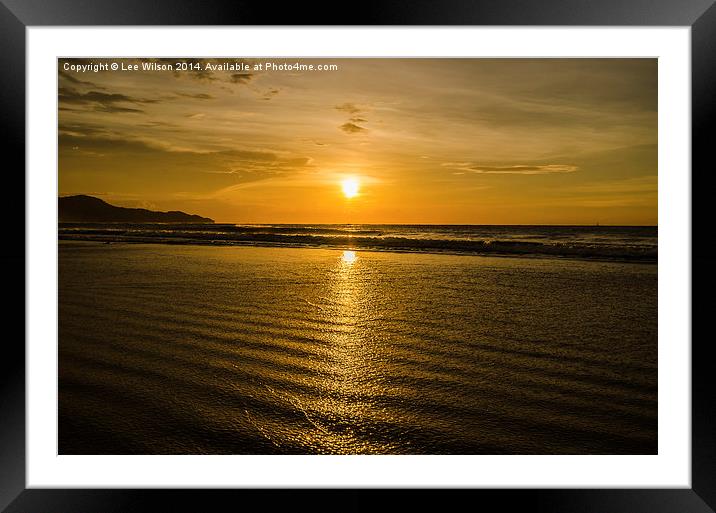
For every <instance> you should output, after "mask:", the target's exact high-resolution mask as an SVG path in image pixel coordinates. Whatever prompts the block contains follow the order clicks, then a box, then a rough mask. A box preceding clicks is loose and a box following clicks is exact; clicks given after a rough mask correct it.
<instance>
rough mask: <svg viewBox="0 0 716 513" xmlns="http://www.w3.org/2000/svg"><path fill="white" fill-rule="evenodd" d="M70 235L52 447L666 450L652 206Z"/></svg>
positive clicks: (65, 239) (68, 230)
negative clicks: (590, 221)
mask: <svg viewBox="0 0 716 513" xmlns="http://www.w3.org/2000/svg"><path fill="white" fill-rule="evenodd" d="M59 237H60V243H59V248H58V251H59V340H58V349H59V404H58V409H59V423H58V427H59V452H60V454H656V452H657V265H656V259H657V234H656V228H653V227H652V228H642V227H527V226H524V227H490V226H427V227H421V226H383V225H381V226H365V225H364V226H340V225H335V226H333V225H332V226H325V225H324V226H320V225H316V226H298V225H289V226H287V225H280V226H279V225H266V226H256V225H253V226H237V225H193V226H190V225H186V226H174V225H164V226H162V225H141V226H140V225H134V226H131V225H61V226H60V231H59ZM108 242H110V244H107V243H108Z"/></svg>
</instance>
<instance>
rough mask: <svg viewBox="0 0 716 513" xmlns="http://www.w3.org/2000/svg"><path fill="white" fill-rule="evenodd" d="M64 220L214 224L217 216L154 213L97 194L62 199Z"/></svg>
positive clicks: (61, 217) (62, 218)
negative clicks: (98, 196)
mask: <svg viewBox="0 0 716 513" xmlns="http://www.w3.org/2000/svg"><path fill="white" fill-rule="evenodd" d="M58 204H59V220H60V222H61V223H213V222H214V220H213V219H209V218H208V217H201V216H198V215H193V214H187V213H185V212H179V211H177V210H173V211H171V212H154V211H152V210H147V209H144V208H124V207H115V206H114V205H110V204H109V203H107V202H106V201H102V200H101V199H99V198H95V197H93V196H85V195H83V194H81V195H78V196H64V197H60V198H59V199H58Z"/></svg>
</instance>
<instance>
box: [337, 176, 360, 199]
mask: <svg viewBox="0 0 716 513" xmlns="http://www.w3.org/2000/svg"><path fill="white" fill-rule="evenodd" d="M341 189H343V195H344V196H345V197H346V198H355V197H356V196H358V191H359V189H360V182H359V181H358V179H357V178H353V177H351V178H346V179H345V180H343V181H342V182H341Z"/></svg>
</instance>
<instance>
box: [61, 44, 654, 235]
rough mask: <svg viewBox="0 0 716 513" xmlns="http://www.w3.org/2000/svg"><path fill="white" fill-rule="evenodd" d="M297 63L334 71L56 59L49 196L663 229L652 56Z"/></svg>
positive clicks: (322, 217)
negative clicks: (94, 67)
mask: <svg viewBox="0 0 716 513" xmlns="http://www.w3.org/2000/svg"><path fill="white" fill-rule="evenodd" d="M92 60H93V62H97V63H99V62H104V61H103V59H92ZM124 60H125V61H126V62H127V63H139V62H142V61H140V60H139V59H124ZM150 60H151V59H150ZM209 60H211V59H209ZM209 60H203V61H202V62H203V63H204V64H206V63H207V62H208V61H209ZM237 60H240V61H242V62H244V63H245V64H246V65H247V66H248V68H247V69H249V68H250V67H251V66H252V65H253V64H254V61H252V60H251V59H240V58H239V59H237ZM299 60H300V61H301V62H303V63H307V64H312V63H313V64H321V63H323V64H325V63H326V61H330V62H331V64H336V65H338V70H337V71H331V72H325V73H315V72H282V71H273V72H266V71H265V70H263V71H262V70H259V69H256V70H253V69H252V71H251V72H246V73H245V74H241V73H239V74H237V73H231V72H227V71H207V66H206V65H204V67H203V69H204V71H202V72H201V73H194V72H191V71H187V72H176V73H173V72H168V73H167V72H158V71H141V70H140V71H136V72H132V73H121V72H112V71H100V72H97V73H82V72H79V71H68V70H69V69H70V68H69V67H67V68H66V67H65V66H64V64H65V63H66V61H70V62H72V61H73V60H72V59H67V60H65V59H60V60H59V71H58V72H59V91H58V101H59V133H58V141H59V153H58V162H59V164H58V168H59V174H58V179H59V184H58V186H59V187H58V188H59V194H60V195H62V196H65V195H73V194H87V195H90V196H96V197H98V198H100V199H103V200H105V201H107V202H108V203H111V204H113V205H117V206H122V207H132V208H147V209H150V210H159V211H170V210H180V211H183V212H187V213H190V214H198V215H200V216H204V217H210V218H212V219H214V220H215V221H216V222H219V223H259V224H262V223H297V224H301V223H316V224H319V223H329V224H330V223H345V222H349V223H353V224H392V223H395V224H577V225H578V224H582V225H595V224H597V223H598V224H600V225H610V224H611V225H614V224H621V225H656V224H657V167H658V162H657V153H658V152H657V82H658V81H657V61H656V59H299ZM113 61H116V59H114V60H113ZM216 61H217V63H218V62H219V61H220V60H216ZM140 69H141V66H140Z"/></svg>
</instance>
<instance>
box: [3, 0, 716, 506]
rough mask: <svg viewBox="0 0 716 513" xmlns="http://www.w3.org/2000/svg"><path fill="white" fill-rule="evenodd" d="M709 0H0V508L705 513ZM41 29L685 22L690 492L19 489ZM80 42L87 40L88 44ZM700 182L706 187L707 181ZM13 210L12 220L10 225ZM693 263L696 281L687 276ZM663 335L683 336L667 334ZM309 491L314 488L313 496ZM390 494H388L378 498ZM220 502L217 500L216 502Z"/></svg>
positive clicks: (713, 465)
mask: <svg viewBox="0 0 716 513" xmlns="http://www.w3.org/2000/svg"><path fill="white" fill-rule="evenodd" d="M714 1H715V0H602V1H600V2H597V1H593V0H539V1H538V0H501V1H499V2H497V1H494V0H473V1H469V0H413V1H408V0H401V1H393V2H379V1H364V2H360V3H356V4H355V7H350V5H349V4H342V3H339V2H331V3H329V2H322V1H319V2H312V3H310V4H305V3H292V4H286V5H281V6H280V7H277V6H276V5H274V4H273V3H269V2H255V1H254V2H252V1H242V0H235V1H206V2H192V1H191V0H154V1H150V0H143V1H139V0H94V1H91V2H89V1H84V0H54V1H48V0H44V1H43V0H0V74H1V75H0V101H1V103H2V107H1V110H0V112H1V113H2V117H0V133H1V135H2V137H0V145H2V148H3V152H2V156H3V160H2V161H3V162H5V163H6V164H5V165H3V166H2V167H3V168H4V171H5V172H4V173H3V178H4V185H5V190H4V192H5V201H4V202H2V203H1V204H0V209H2V212H3V214H4V219H6V226H5V228H4V229H5V237H4V244H3V246H4V248H3V251H2V252H1V253H0V259H1V262H2V268H1V269H3V270H4V276H3V281H2V282H3V285H4V287H3V288H4V290H5V298H6V301H5V307H4V308H3V317H4V320H5V322H4V326H5V330H3V333H4V334H5V337H3V341H2V346H1V349H0V510H4V511H7V512H8V513H10V512H12V513H15V512H35V511H47V512H68V513H69V512H72V513H81V512H85V511H86V512H94V511H103V512H109V511H157V510H158V511H207V510H209V511H210V510H215V509H219V508H220V504H221V503H222V502H223V504H224V505H225V506H224V507H227V506H228V507H231V508H232V509H238V508H239V507H241V505H248V504H252V503H253V501H255V500H257V501H259V502H258V504H261V505H262V506H261V507H262V508H264V509H267V510H269V511H270V510H274V509H277V508H279V507H285V508H291V509H297V508H301V507H306V508H308V507H310V509H311V510H313V511H316V510H331V511H336V510H338V511H359V510H372V509H375V508H378V507H380V505H382V504H386V496H385V495H386V494H391V495H393V494H396V493H397V494H399V497H397V499H398V500H400V501H401V502H402V506H401V507H406V506H409V505H408V504H406V502H410V503H413V504H416V505H423V506H425V505H427V504H428V501H435V500H437V501H439V502H440V504H441V509H452V507H453V505H456V504H459V503H458V502H456V501H466V502H463V503H464V504H467V505H473V506H475V508H478V507H490V508H492V507H498V508H499V509H500V510H501V511H511V510H518V509H519V510H522V509H528V510H534V511H551V512H562V511H564V512H567V511H569V512H575V511H581V512H592V511H594V512H629V513H634V512H641V511H644V512H650V513H657V512H667V511H668V512H677V511H678V512H687V513H688V512H694V513H695V512H708V511H714V509H716V406H715V405H716V393H715V390H716V389H715V387H714V381H713V379H712V377H711V376H712V370H711V367H712V360H711V359H710V358H709V357H708V356H709V346H710V344H711V340H710V339H711V337H708V336H705V334H706V320H707V318H708V317H707V316H710V315H711V312H712V311H713V309H714V306H715V303H716V299H714V295H713V293H712V292H711V291H712V290H713V289H714V287H713V285H714V284H716V283H715V282H716V278H714V273H713V272H708V271H709V269H708V266H709V265H713V264H714V263H716V262H715V260H716V259H715V258H714V257H713V256H712V255H710V254H709V253H708V252H707V251H708V249H707V248H708V247H707V244H708V243H707V240H706V239H707V238H708V237H709V234H710V231H709V230H708V222H709V220H710V218H711V217H712V216H711V215H710V212H709V210H710V203H711V201H709V202H707V197H706V194H711V193H712V192H711V191H713V187H712V185H713V182H714V173H713V172H710V170H712V169H713V164H712V161H713V157H712V156H711V147H712V146H713V144H712V139H711V137H710V135H711V134H712V133H714V130H713V128H714V125H715V124H716V117H715V116H714V111H715V110H716V101H715V100H716V93H714V91H716V65H714V63H716V5H714ZM47 25H58V26H61V25H70V26H81V25H191V26H206V25H272V26H276V25H443V26H446V25H447V26H449V25H506V26H510V25H521V26H523V25H549V26H632V25H633V26H688V27H691V38H692V39H691V52H692V53H691V59H692V61H691V72H692V77H691V78H692V171H691V184H692V207H691V208H692V246H691V255H692V269H691V271H692V303H691V311H692V340H691V343H692V346H691V352H692V436H691V443H692V452H691V460H692V469H691V478H692V480H691V485H692V487H691V488H690V489H658V488H653V489H581V490H575V489H567V490H553V489H523V490H513V489H500V490H450V492H449V494H448V493H442V492H439V491H438V492H436V491H434V490H431V491H430V492H431V493H429V494H428V493H426V492H427V491H426V490H403V491H397V492H396V491H388V490H320V491H316V490H149V489H142V490H120V489H113V490H81V489H72V490H61V489H26V485H25V482H26V481H25V470H26V467H25V427H26V426H25V377H26V376H25V351H24V347H25V346H24V343H25V336H24V335H25V324H24V322H21V320H22V319H24V318H25V315H24V314H25V301H24V298H25V278H26V277H25V273H24V272H20V270H21V269H25V258H26V256H27V255H26V252H25V244H24V241H25V223H24V221H25V213H24V212H25V209H24V203H25V185H24V184H25V175H24V169H25V58H26V54H25V40H26V39H25V36H26V29H27V28H28V27H32V26H47ZM88 48H91V46H89V47H88ZM709 183H711V184H712V185H711V186H710V185H709ZM21 216H22V220H23V222H22V223H20V217H21ZM697 273H698V279H696V275H697ZM673 343H679V344H684V343H688V341H683V340H678V341H673ZM317 494H320V496H318V497H317V496H316V495H317ZM389 498H390V499H396V497H392V496H391V497H389ZM222 509H223V508H222Z"/></svg>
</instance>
